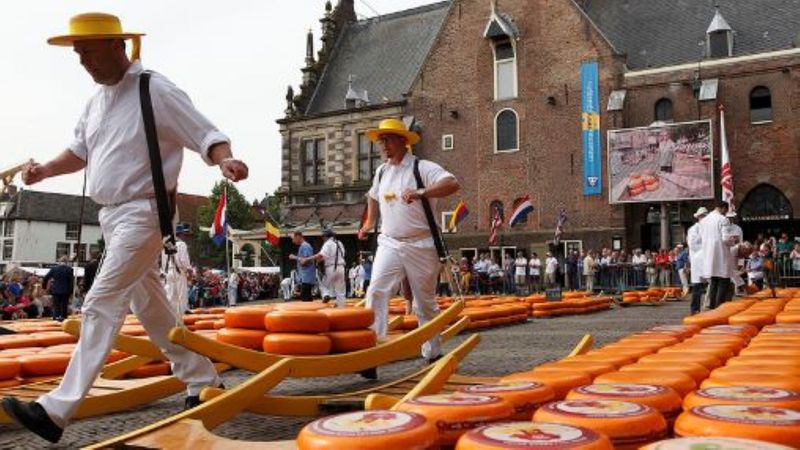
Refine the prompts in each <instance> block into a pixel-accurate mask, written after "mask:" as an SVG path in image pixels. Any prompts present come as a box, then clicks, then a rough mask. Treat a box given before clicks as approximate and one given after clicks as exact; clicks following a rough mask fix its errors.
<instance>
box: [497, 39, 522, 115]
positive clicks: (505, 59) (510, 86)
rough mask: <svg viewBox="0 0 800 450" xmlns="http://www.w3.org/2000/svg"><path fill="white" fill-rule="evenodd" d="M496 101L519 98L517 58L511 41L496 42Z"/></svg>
mask: <svg viewBox="0 0 800 450" xmlns="http://www.w3.org/2000/svg"><path fill="white" fill-rule="evenodd" d="M493 44H494V99H495V100H506V99H509V98H515V97H516V96H517V57H516V52H515V49H514V44H512V43H511V40H509V39H502V40H494V41H493Z"/></svg>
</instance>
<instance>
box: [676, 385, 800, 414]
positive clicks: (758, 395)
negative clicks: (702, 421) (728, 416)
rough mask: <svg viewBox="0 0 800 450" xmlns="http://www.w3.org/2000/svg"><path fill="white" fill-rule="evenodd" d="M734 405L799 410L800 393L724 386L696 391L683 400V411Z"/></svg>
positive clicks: (759, 387)
mask: <svg viewBox="0 0 800 450" xmlns="http://www.w3.org/2000/svg"><path fill="white" fill-rule="evenodd" d="M735 404H741V405H755V406H774V407H777V408H789V409H794V410H800V391H789V390H786V389H777V388H771V387H765V386H724V387H712V388H707V389H698V390H696V391H694V392H692V393H690V394H689V395H687V396H686V398H685V399H683V408H684V409H685V410H689V409H692V408H694V407H695V406H702V405H735Z"/></svg>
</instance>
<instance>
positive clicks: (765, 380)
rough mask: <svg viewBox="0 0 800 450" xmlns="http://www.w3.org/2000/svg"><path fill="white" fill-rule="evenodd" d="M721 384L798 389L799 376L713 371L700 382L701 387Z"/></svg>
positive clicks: (799, 389) (799, 384)
mask: <svg viewBox="0 0 800 450" xmlns="http://www.w3.org/2000/svg"><path fill="white" fill-rule="evenodd" d="M721 386H764V387H774V388H777V389H787V390H790V391H800V376H798V375H797V374H795V375H785V374H765V373H759V374H749V375H748V374H743V373H715V374H712V375H711V376H710V377H709V378H708V379H707V380H705V381H703V383H702V384H700V387H701V388H709V387H721Z"/></svg>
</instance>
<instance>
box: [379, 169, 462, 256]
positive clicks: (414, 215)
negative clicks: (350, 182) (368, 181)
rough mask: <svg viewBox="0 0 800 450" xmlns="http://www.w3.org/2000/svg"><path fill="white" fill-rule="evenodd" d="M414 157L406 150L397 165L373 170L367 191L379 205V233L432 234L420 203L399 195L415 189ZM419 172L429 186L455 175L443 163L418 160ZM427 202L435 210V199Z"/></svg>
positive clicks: (394, 236) (402, 236) (409, 235)
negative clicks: (405, 200) (404, 198)
mask: <svg viewBox="0 0 800 450" xmlns="http://www.w3.org/2000/svg"><path fill="white" fill-rule="evenodd" d="M415 158H416V157H415V156H414V155H412V154H411V153H406V155H405V156H404V157H403V161H401V162H400V164H396V165H395V164H387V163H384V164H382V165H381V166H380V167H379V168H378V170H377V171H376V172H375V173H376V175H375V178H374V180H373V182H372V188H371V189H370V190H369V193H368V195H369V196H370V198H372V199H373V200H375V201H377V202H378V204H379V206H380V211H381V233H382V234H384V235H385V236H388V237H391V238H394V239H403V238H416V237H425V236H430V234H431V232H430V227H428V221H427V219H426V218H425V210H424V209H423V208H422V202H420V201H419V200H417V201H414V202H413V203H411V204H406V203H405V202H404V201H403V198H402V196H403V192H405V191H415V190H417V181H416V179H415V178H414V159H415ZM419 173H420V176H421V177H422V183H423V184H424V185H425V186H431V185H433V184H435V183H438V182H439V181H441V180H443V179H445V178H455V177H454V176H453V174H451V173H450V172H448V171H446V170H444V169H443V168H442V166H440V165H438V164H436V163H434V162H431V161H428V160H421V161H420V163H419ZM379 178H380V182H379ZM428 202H430V204H431V208H432V209H433V211H436V199H433V198H431V199H428ZM434 220H436V219H435V214H434ZM432 244H433V243H432V242H431V245H432Z"/></svg>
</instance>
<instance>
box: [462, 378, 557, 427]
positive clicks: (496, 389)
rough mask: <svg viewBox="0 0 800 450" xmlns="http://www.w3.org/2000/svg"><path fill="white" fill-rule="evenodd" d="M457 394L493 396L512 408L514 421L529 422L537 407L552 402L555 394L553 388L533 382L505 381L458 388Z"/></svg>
mask: <svg viewBox="0 0 800 450" xmlns="http://www.w3.org/2000/svg"><path fill="white" fill-rule="evenodd" d="M458 392H463V393H465V394H476V395H494V396H496V397H500V398H502V399H503V400H505V401H507V402H509V403H511V404H512V405H513V406H514V413H515V414H514V416H513V417H512V419H515V420H530V419H531V417H533V413H534V411H536V409H537V408H539V406H541V405H543V404H544V403H547V402H549V401H552V400H553V399H554V398H555V396H556V393H555V391H553V388H551V387H550V386H546V385H544V384H542V383H536V382H533V381H507V382H499V383H487V384H477V385H473V386H467V387H463V388H460V389H459V390H458Z"/></svg>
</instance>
